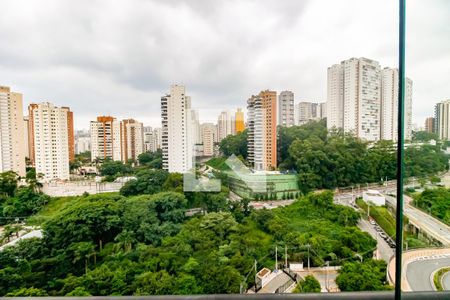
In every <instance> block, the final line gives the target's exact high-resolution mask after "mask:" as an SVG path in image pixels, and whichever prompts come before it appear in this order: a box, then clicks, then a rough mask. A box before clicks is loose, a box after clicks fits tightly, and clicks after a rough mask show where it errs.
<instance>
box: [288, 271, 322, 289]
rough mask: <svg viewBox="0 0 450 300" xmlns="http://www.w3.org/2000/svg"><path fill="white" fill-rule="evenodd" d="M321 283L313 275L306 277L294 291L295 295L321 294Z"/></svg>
mask: <svg viewBox="0 0 450 300" xmlns="http://www.w3.org/2000/svg"><path fill="white" fill-rule="evenodd" d="M320 291H321V289H320V283H319V281H318V280H317V279H316V278H315V277H314V276H312V275H307V276H305V279H304V280H300V281H299V283H298V284H297V286H296V288H295V289H294V291H293V292H294V293H320Z"/></svg>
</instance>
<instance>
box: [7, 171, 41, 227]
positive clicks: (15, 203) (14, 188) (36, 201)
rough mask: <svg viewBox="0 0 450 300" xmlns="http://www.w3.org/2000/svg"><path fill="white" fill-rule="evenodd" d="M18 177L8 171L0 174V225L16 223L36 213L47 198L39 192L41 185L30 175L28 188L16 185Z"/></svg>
mask: <svg viewBox="0 0 450 300" xmlns="http://www.w3.org/2000/svg"><path fill="white" fill-rule="evenodd" d="M18 181H19V176H17V174H16V173H14V172H11V171H8V172H4V173H0V224H6V223H11V222H16V219H17V218H19V219H23V218H24V217H27V216H30V215H32V214H34V213H36V212H38V211H39V210H40V209H41V208H42V207H43V206H44V205H45V204H47V202H48V200H49V197H48V196H47V195H45V194H43V193H42V192H41V191H40V186H41V184H40V183H39V182H38V181H37V180H36V179H33V178H32V176H31V175H30V176H29V178H27V179H26V181H27V183H28V186H23V185H22V186H20V187H19V184H18Z"/></svg>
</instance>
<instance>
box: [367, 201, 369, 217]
mask: <svg viewBox="0 0 450 300" xmlns="http://www.w3.org/2000/svg"><path fill="white" fill-rule="evenodd" d="M369 218H370V201H367V219H369Z"/></svg>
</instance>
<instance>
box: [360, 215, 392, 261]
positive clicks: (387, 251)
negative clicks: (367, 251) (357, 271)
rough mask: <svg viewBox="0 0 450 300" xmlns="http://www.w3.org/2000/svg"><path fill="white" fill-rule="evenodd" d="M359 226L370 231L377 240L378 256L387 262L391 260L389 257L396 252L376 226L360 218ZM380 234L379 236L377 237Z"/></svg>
mask: <svg viewBox="0 0 450 300" xmlns="http://www.w3.org/2000/svg"><path fill="white" fill-rule="evenodd" d="M358 227H359V228H360V229H361V230H362V231H365V232H368V233H369V234H370V235H371V236H372V237H373V238H374V239H375V240H376V241H377V251H378V255H379V257H378V258H381V259H383V260H384V261H385V262H389V259H390V258H391V256H392V255H393V254H394V252H395V250H394V249H391V247H389V245H388V243H386V241H385V240H384V239H383V238H381V237H380V236H379V233H378V232H377V231H376V230H375V228H374V226H373V225H372V224H370V223H369V221H367V220H364V219H360V220H359V222H358ZM377 235H378V237H377Z"/></svg>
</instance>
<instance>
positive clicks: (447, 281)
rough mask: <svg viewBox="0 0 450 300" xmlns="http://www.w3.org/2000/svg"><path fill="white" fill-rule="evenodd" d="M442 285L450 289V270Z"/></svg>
mask: <svg viewBox="0 0 450 300" xmlns="http://www.w3.org/2000/svg"><path fill="white" fill-rule="evenodd" d="M442 287H443V288H444V290H446V291H447V290H448V291H450V272H447V273H445V274H444V276H443V277H442Z"/></svg>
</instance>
